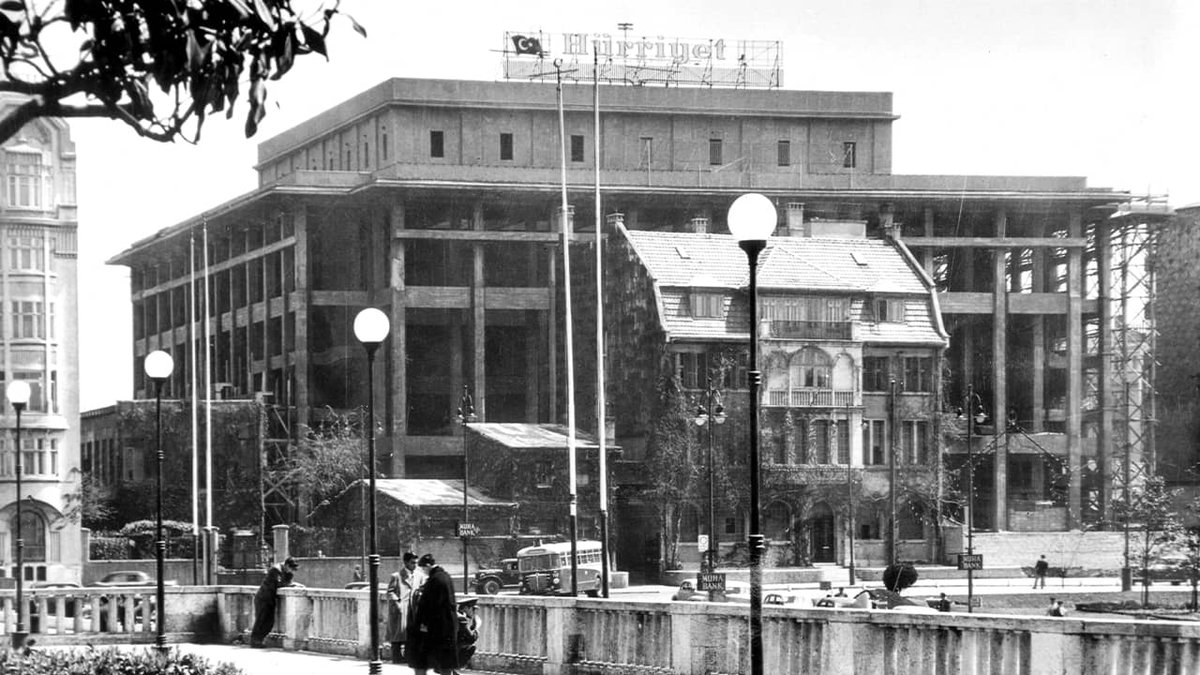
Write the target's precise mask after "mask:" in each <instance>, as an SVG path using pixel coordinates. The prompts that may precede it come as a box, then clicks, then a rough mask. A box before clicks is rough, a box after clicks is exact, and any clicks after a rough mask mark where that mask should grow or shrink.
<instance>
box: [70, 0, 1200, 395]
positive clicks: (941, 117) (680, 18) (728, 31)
mask: <svg viewBox="0 0 1200 675" xmlns="http://www.w3.org/2000/svg"><path fill="white" fill-rule="evenodd" d="M573 4H574V3H573ZM592 5H594V8H587V7H582V6H579V4H575V6H572V7H570V8H569V9H567V8H566V3H564V2H562V1H561V0H557V1H555V2H543V1H540V0H535V1H526V2H522V3H497V2H482V1H480V0H467V1H465V2H441V3H436V2H422V3H411V2H397V1H394V0H382V1H381V0H343V2H342V9H343V10H344V11H346V12H347V13H349V14H350V15H352V16H354V17H355V19H357V20H358V21H359V23H360V24H362V25H363V26H364V27H365V28H366V30H367V34H368V37H367V38H366V39H363V38H361V37H360V36H359V35H358V34H357V33H356V32H354V31H353V30H352V29H351V27H350V24H349V23H348V22H346V21H339V22H337V24H336V25H335V27H334V30H333V34H332V35H331V40H330V56H331V58H330V61H329V62H328V63H327V62H325V61H324V60H322V59H321V57H319V56H308V57H304V58H302V59H300V60H299V61H298V62H297V66H296V68H295V69H294V70H293V71H292V72H291V73H289V74H288V75H287V76H286V77H285V78H284V79H283V80H281V81H279V82H274V83H272V84H271V86H270V87H269V94H270V96H271V104H270V108H269V110H268V114H267V117H266V119H265V120H264V121H263V124H262V126H261V130H260V132H259V134H258V135H257V136H256V137H255V139H251V140H247V139H245V138H244V137H243V134H242V126H243V113H244V110H245V106H244V102H239V104H238V108H237V110H236V114H235V117H234V119H232V120H229V121H226V120H224V118H214V119H212V120H210V121H209V122H208V124H207V125H206V126H205V129H204V137H203V138H202V139H201V143H200V145H199V146H191V145H187V144H182V143H180V144H174V145H162V144H158V143H154V142H152V141H148V140H144V139H140V138H138V137H137V136H136V135H135V134H133V133H132V132H131V131H128V130H127V129H126V128H125V127H124V126H123V125H121V124H119V123H116V122H108V121H102V120H74V121H72V122H71V128H72V134H73V137H74V139H75V142H76V149H77V151H78V155H79V159H78V163H79V169H78V184H79V186H78V199H79V233H80V250H79V262H80V299H81V302H80V306H81V309H80V321H81V348H80V359H81V401H80V404H81V406H82V409H83V410H90V409H93V408H96V407H100V406H104V405H109V404H111V403H112V402H113V401H115V400H118V399H122V398H128V397H129V396H130V395H131V394H132V373H131V368H132V365H131V364H132V356H131V353H132V347H131V338H130V331H131V325H130V310H129V290H128V274H127V272H128V270H127V269H126V268H123V267H118V268H112V267H107V266H105V265H104V261H105V260H106V259H108V258H109V257H111V256H112V255H114V254H116V253H119V252H120V251H122V250H124V249H125V248H127V247H128V246H129V245H130V244H131V243H132V242H134V241H136V240H138V239H140V238H142V237H145V236H148V235H150V234H153V233H154V232H156V231H157V230H159V229H162V228H164V227H169V226H171V225H174V224H176V223H178V222H180V221H182V220H185V219H187V218H189V217H191V216H193V215H195V214H197V213H199V212H200V211H202V210H204V209H206V208H210V207H212V206H214V205H217V204H220V203H222V202H224V201H227V200H228V199H231V198H233V197H235V196H237V195H239V194H243V193H245V192H248V191H250V190H252V189H253V188H254V186H255V174H254V171H253V168H252V167H253V164H254V161H255V159H256V147H257V142H258V141H260V140H265V139H267V138H270V137H271V136H273V135H275V134H277V133H279V132H281V131H283V130H285V129H288V128H290V127H291V126H294V125H295V124H297V123H299V122H302V121H304V120H305V119H308V118H309V117H311V116H313V115H315V114H317V113H319V112H321V111H323V110H325V109H327V108H329V107H331V106H333V105H335V104H337V103H339V102H341V101H343V100H345V99H348V98H350V97H352V96H354V95H355V94H358V93H360V92H362V91H363V90H365V89H367V88H369V87H371V86H373V85H375V84H377V83H379V82H380V81H382V80H384V79H386V78H388V77H395V76H402V77H444V78H458V79H476V80H495V79H498V78H499V75H500V72H501V70H500V55H499V54H498V53H496V50H499V49H500V47H501V45H502V44H503V39H504V32H505V31H506V30H508V31H528V32H536V31H538V30H541V31H543V32H544V33H546V34H551V35H558V34H561V33H563V32H585V33H602V32H608V33H613V34H618V32H619V31H618V30H617V24H618V23H619V22H624V21H627V22H632V23H633V24H634V25H633V29H632V30H631V31H630V32H629V36H630V37H631V38H633V37H642V36H646V37H656V36H665V37H668V38H673V37H679V38H705V39H707V38H714V39H715V38H725V39H726V40H729V41H731V40H738V39H750V40H779V41H782V43H783V56H784V64H783V65H784V86H785V88H787V89H819V90H846V91H890V92H893V93H894V95H895V96H894V111H895V112H896V113H897V114H898V115H900V117H901V119H900V120H899V121H897V122H896V123H895V126H894V128H893V136H894V138H893V140H894V146H893V151H894V152H893V172H894V173H897V174H922V173H928V174H964V173H965V174H989V175H990V174H997V175H1010V174H1011V175H1057V176H1061V175H1069V176H1086V177H1087V179H1088V185H1089V186H1092V187H1112V188H1116V189H1121V190H1129V191H1131V192H1133V193H1135V194H1142V193H1146V192H1152V193H1155V194H1164V193H1167V194H1169V195H1170V197H1171V203H1172V204H1173V205H1175V206H1183V205H1185V204H1191V203H1195V202H1200V172H1198V171H1197V169H1196V166H1195V164H1196V161H1197V158H1200V119H1198V118H1197V115H1196V111H1197V110H1198V109H1200V107H1198V106H1197V103H1198V102H1200V95H1198V94H1197V88H1198V87H1197V84H1198V77H1197V76H1198V74H1200V73H1198V70H1197V68H1198V66H1200V58H1198V57H1200V39H1197V37H1196V36H1198V35H1200V3H1198V2H1196V0H1005V1H1003V2H997V1H996V0H872V1H866V0H801V1H800V2H795V1H794V0H770V1H761V0H760V1H755V0H750V1H747V2H742V3H731V2H714V1H713V0H667V1H665V2H645V1H642V2H625V1H618V0H608V1H606V2H604V3H592ZM560 44H561V43H560V41H559V40H555V41H554V43H553V46H554V47H555V48H559V45H560Z"/></svg>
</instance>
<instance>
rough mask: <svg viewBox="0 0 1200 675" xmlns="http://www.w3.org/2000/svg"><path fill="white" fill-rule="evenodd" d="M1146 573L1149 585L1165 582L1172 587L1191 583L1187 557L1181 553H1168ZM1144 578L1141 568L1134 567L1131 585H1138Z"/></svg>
mask: <svg viewBox="0 0 1200 675" xmlns="http://www.w3.org/2000/svg"><path fill="white" fill-rule="evenodd" d="M1146 571H1147V572H1149V575H1148V576H1149V578H1150V583H1154V582H1156V581H1165V582H1169V583H1170V584H1171V585H1172V586H1178V585H1180V584H1190V583H1191V582H1192V576H1191V570H1189V569H1188V559H1187V556H1185V555H1183V554H1182V553H1168V554H1166V555H1164V556H1162V557H1161V558H1159V559H1158V560H1156V561H1154V562H1153V563H1151V564H1150V567H1149V569H1147V570H1146ZM1146 576H1147V575H1145V574H1143V573H1142V568H1141V567H1135V568H1134V570H1133V583H1134V584H1137V585H1140V584H1141V583H1142V580H1143V579H1145V578H1146Z"/></svg>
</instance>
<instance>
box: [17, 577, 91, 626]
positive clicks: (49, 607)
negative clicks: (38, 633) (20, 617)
mask: <svg viewBox="0 0 1200 675" xmlns="http://www.w3.org/2000/svg"><path fill="white" fill-rule="evenodd" d="M80 588H81V586H80V585H79V584H77V583H75V582H74V581H35V582H33V583H32V584H30V585H29V594H30V596H32V597H31V598H30V600H29V616H30V617H34V616H36V615H37V613H38V609H37V598H38V597H46V596H49V597H47V598H46V613H47V614H49V615H56V614H58V600H57V598H60V597H61V598H64V600H65V602H64V607H65V611H66V616H68V617H73V616H75V597H74V595H73V593H72V591H75V590H78V589H80ZM84 611H85V612H86V611H87V609H86V605H85V610H84ZM32 621H33V619H32V618H31V619H30V622H31V623H32Z"/></svg>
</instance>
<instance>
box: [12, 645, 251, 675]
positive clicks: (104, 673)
mask: <svg viewBox="0 0 1200 675" xmlns="http://www.w3.org/2000/svg"><path fill="white" fill-rule="evenodd" d="M0 672H3V673H23V674H25V675H157V674H160V673H161V674H164V675H165V674H167V673H169V674H170V675H245V673H244V672H243V671H242V670H241V669H239V668H237V667H236V666H234V665H232V664H229V663H220V664H217V665H211V664H210V663H209V662H208V659H205V658H204V657H202V656H196V655H195V654H186V653H183V652H180V651H179V650H178V649H170V650H169V651H168V652H167V654H166V658H160V656H159V654H158V653H157V652H155V651H154V650H153V649H150V648H147V649H145V650H140V651H128V650H124V651H122V650H118V649H117V648H115V647H108V648H106V649H95V648H91V647H89V648H87V649H54V650H29V651H27V652H26V653H25V654H23V655H18V654H17V653H16V652H13V651H9V650H5V651H3V652H0Z"/></svg>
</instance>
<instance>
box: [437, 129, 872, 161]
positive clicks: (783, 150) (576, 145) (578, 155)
mask: <svg viewBox="0 0 1200 675" xmlns="http://www.w3.org/2000/svg"><path fill="white" fill-rule="evenodd" d="M639 140H640V142H641V146H642V162H643V165H644V166H650V165H652V164H653V162H654V138H653V137H652V136H642V137H641V138H640V139H639ZM570 145H571V147H570V151H571V161H572V162H582V161H584V155H585V153H584V138H583V136H582V135H579V134H573V135H572V136H571V138H570ZM723 148H724V141H723V140H722V139H720V138H710V139H709V141H708V163H709V164H710V165H713V166H720V165H721V164H723V163H724V161H723V160H724V152H723ZM429 156H430V157H433V158H439V159H440V158H444V157H445V156H446V134H445V132H444V131H441V130H436V129H435V130H432V131H430V132H429ZM500 159H501V160H502V161H510V160H512V159H513V135H512V133H510V132H501V133H500ZM776 163H777V164H778V165H779V166H791V165H792V142H791V141H779V142H778V144H777V145H776ZM857 163H858V153H857V144H856V143H855V142H852V141H847V142H845V143H843V144H842V166H843V167H844V168H854V167H855V166H857Z"/></svg>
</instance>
